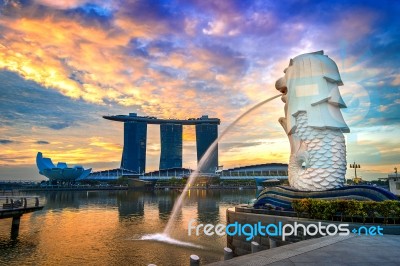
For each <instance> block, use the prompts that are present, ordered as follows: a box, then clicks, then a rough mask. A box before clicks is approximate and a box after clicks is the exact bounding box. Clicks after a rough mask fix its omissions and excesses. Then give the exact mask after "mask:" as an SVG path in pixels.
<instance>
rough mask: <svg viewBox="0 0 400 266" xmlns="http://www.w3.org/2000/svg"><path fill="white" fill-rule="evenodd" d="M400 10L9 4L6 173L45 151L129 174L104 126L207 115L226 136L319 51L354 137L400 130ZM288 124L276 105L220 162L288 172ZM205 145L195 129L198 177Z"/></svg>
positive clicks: (237, 135)
mask: <svg viewBox="0 0 400 266" xmlns="http://www.w3.org/2000/svg"><path fill="white" fill-rule="evenodd" d="M398 9H399V8H398V7H397V6H396V5H394V4H393V5H382V4H381V3H379V2H375V1H367V2H365V1H352V2H351V3H349V2H345V1H336V2H327V3H321V2H318V3H315V2H314V1H289V2H288V3H285V4H282V3H280V2H278V1H275V2H271V1H252V2H248V1H203V0H202V1H199V0H193V1H180V0H178V1H172V2H171V1H169V2H167V3H166V2H165V1H140V0H138V1H119V0H115V1H99V0H91V1H88V0H68V1H67V0H65V1H47V0H38V1H21V2H17V1H6V2H4V3H3V5H2V6H1V7H0V13H1V16H0V30H1V32H2V34H1V36H0V69H1V70H2V71H0V81H1V83H0V89H1V92H2V93H1V94H0V101H1V103H2V104H1V105H0V124H1V127H0V134H1V135H2V138H3V139H4V140H13V141H15V142H13V143H9V144H7V145H4V146H3V148H6V149H4V151H3V154H6V155H7V156H8V157H7V158H8V159H5V160H4V161H3V162H0V163H2V165H6V164H7V165H9V164H13V165H18V164H29V163H31V162H30V161H29V159H28V158H25V159H24V158H23V157H24V156H26V155H24V154H29V156H28V157H31V158H34V156H35V154H36V152H37V150H36V149H37V144H38V143H36V140H37V139H46V141H48V142H49V143H50V144H48V145H43V148H47V150H46V152H47V153H49V154H52V155H54V156H55V158H57V154H61V153H63V154H65V158H63V157H61V156H60V160H67V161H70V160H72V161H74V160H75V161H81V162H84V163H89V164H94V165H95V164H96V162H100V161H108V160H109V159H110V160H112V161H113V162H118V161H119V160H120V156H121V154H120V149H121V148H122V145H123V143H122V141H123V138H122V132H123V126H122V124H120V123H116V122H110V121H104V120H103V119H102V118H101V115H104V114H126V113H129V112H137V113H138V114H139V115H150V116H157V117H161V118H170V117H171V118H172V117H175V118H189V117H199V116H201V115H202V114H209V115H210V116H213V117H218V118H220V119H221V121H222V124H221V126H220V129H221V131H222V130H223V129H224V128H226V127H227V126H228V125H229V124H230V123H231V122H232V121H233V120H234V119H235V118H236V117H238V116H239V115H240V114H241V113H243V112H245V111H246V110H247V109H248V108H250V107H251V106H253V105H254V104H256V103H257V102H260V101H262V100H264V99H266V98H268V97H271V96H274V95H276V94H277V91H276V90H275V89H274V82H275V80H276V79H277V78H279V77H280V76H282V71H283V69H284V68H285V67H287V64H288V61H289V59H290V58H291V57H293V56H296V55H298V54H300V53H304V52H311V51H315V50H320V49H324V50H325V52H326V54H328V55H329V56H330V57H331V58H333V59H334V60H335V61H336V62H338V66H339V69H340V71H341V74H342V78H343V79H344V81H345V86H344V87H343V88H341V90H342V93H343V95H344V98H345V101H348V105H349V108H348V109H349V111H344V114H345V116H346V120H347V121H348V122H349V123H350V124H351V126H352V130H353V131H355V132H361V131H366V132H368V134H373V133H371V132H370V131H369V129H368V128H371V124H373V125H374V126H377V127H378V128H380V129H382V128H385V126H388V125H389V124H390V123H393V124H394V125H395V126H397V125H398V119H397V118H396V117H400V116H399V113H400V110H399V104H398V103H396V101H395V100H396V99H397V98H398V96H399V95H398V91H399V88H398V76H399V73H398V71H397V69H398V68H399V63H398V62H399V58H398V56H397V54H398V52H397V51H398V50H399V39H400V38H399V33H398V30H397V28H396V26H395V25H397V24H396V22H397V21H398V15H397V13H398V12H399V10H398ZM337 10H340V12H337ZM389 95H391V96H390V97H389ZM280 116H283V103H282V102H281V101H279V100H276V101H272V102H270V103H268V104H266V105H265V106H262V107H260V108H259V109H258V110H257V111H255V112H254V113H252V115H251V116H248V117H246V118H245V119H243V121H241V123H239V124H238V125H237V126H236V127H235V128H234V129H232V130H231V132H229V134H227V138H226V140H224V141H229V142H231V143H246V144H243V145H245V146H240V145H239V144H238V146H237V148H232V149H230V148H229V147H228V148H227V149H228V150H227V151H226V152H224V153H223V154H221V156H220V158H221V160H222V161H225V162H230V163H231V164H235V163H238V162H249V163H251V162H253V161H254V162H262V161H263V160H264V161H271V162H272V161H274V160H276V161H281V162H283V161H285V160H287V156H288V154H287V151H286V150H285V149H286V148H288V147H287V144H288V143H287V139H286V136H285V135H284V133H283V131H282V129H281V128H280V125H279V123H278V122H277V119H278V117H280ZM157 130H158V129H154V128H153V129H149V143H150V142H151V143H152V145H150V144H149V150H151V154H149V158H148V164H149V167H157V165H158V160H159V158H158V157H157V156H158V153H157V149H159V145H158V144H154V143H158V142H157V141H159V135H157V134H154V131H157ZM25 132H30V136H29V138H28V137H27V136H26V133H25ZM27 138H28V139H27ZM194 139H195V132H194V130H193V129H188V130H186V131H184V140H186V142H188V146H187V147H186V148H185V152H187V153H188V156H189V155H190V156H192V155H193V156H192V157H190V156H189V157H190V158H192V159H189V161H187V162H185V163H187V164H188V165H195V156H194V155H195V152H194V150H193V149H194V147H192V146H190V145H192V144H193V141H194ZM60 140H62V141H60ZM270 141H271V142H273V143H274V144H270V145H266V144H265V143H268V142H270ZM278 142H279V143H278ZM249 143H260V144H259V145H254V146H251V144H249ZM24 145H25V146H24ZM34 145H36V147H35V146H34ZM221 145H222V146H221V147H225V146H224V145H225V144H223V143H221ZM246 145H250V146H248V147H246ZM285 145H286V146H285ZM23 146H24V147H23ZM228 146H229V145H228ZM250 147H251V150H252V151H253V152H252V153H250V150H249V149H250ZM354 149H356V150H357V147H356V146H355V147H354ZM94 155H96V156H94ZM13 156H14V157H15V158H16V159H15V160H14V161H12V158H13ZM364 156H365V155H364ZM68 158H69V159H68ZM243 158H246V159H243ZM11 161H12V163H11ZM116 166H117V165H116ZM232 166H234V165H232Z"/></svg>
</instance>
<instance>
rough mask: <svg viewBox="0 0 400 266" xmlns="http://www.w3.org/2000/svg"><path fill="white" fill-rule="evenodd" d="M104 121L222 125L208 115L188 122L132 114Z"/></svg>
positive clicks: (218, 120)
mask: <svg viewBox="0 0 400 266" xmlns="http://www.w3.org/2000/svg"><path fill="white" fill-rule="evenodd" d="M103 118H104V119H108V120H113V121H118V122H128V121H136V122H146V123H147V124H156V125H161V124H180V125H198V124H217V125H219V124H220V123H221V120H220V119H218V118H208V115H203V116H202V117H200V118H189V119H187V120H181V119H159V118H157V117H153V116H137V114H136V113H130V114H129V115H111V116H110V115H105V116H103Z"/></svg>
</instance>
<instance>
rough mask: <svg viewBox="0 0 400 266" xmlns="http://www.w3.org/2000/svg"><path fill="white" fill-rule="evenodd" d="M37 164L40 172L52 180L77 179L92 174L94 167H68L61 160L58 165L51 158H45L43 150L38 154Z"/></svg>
mask: <svg viewBox="0 0 400 266" xmlns="http://www.w3.org/2000/svg"><path fill="white" fill-rule="evenodd" d="M36 165H37V167H38V169H39V174H41V175H44V176H45V177H47V178H48V179H49V180H50V181H75V180H76V179H78V178H79V179H82V178H85V177H87V176H88V175H90V172H91V171H92V168H89V169H84V168H83V167H82V166H81V165H75V166H74V167H68V165H67V164H66V163H62V162H59V163H57V166H56V165H54V164H53V162H52V161H51V159H50V158H44V157H43V154H42V153H41V152H38V154H37V156H36Z"/></svg>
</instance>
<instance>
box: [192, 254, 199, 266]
mask: <svg viewBox="0 0 400 266" xmlns="http://www.w3.org/2000/svg"><path fill="white" fill-rule="evenodd" d="M190 266H200V257H199V256H197V255H190Z"/></svg>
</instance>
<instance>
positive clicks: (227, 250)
mask: <svg viewBox="0 0 400 266" xmlns="http://www.w3.org/2000/svg"><path fill="white" fill-rule="evenodd" d="M232 258H233V252H232V249H230V248H228V247H225V248H224V260H230V259H232Z"/></svg>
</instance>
